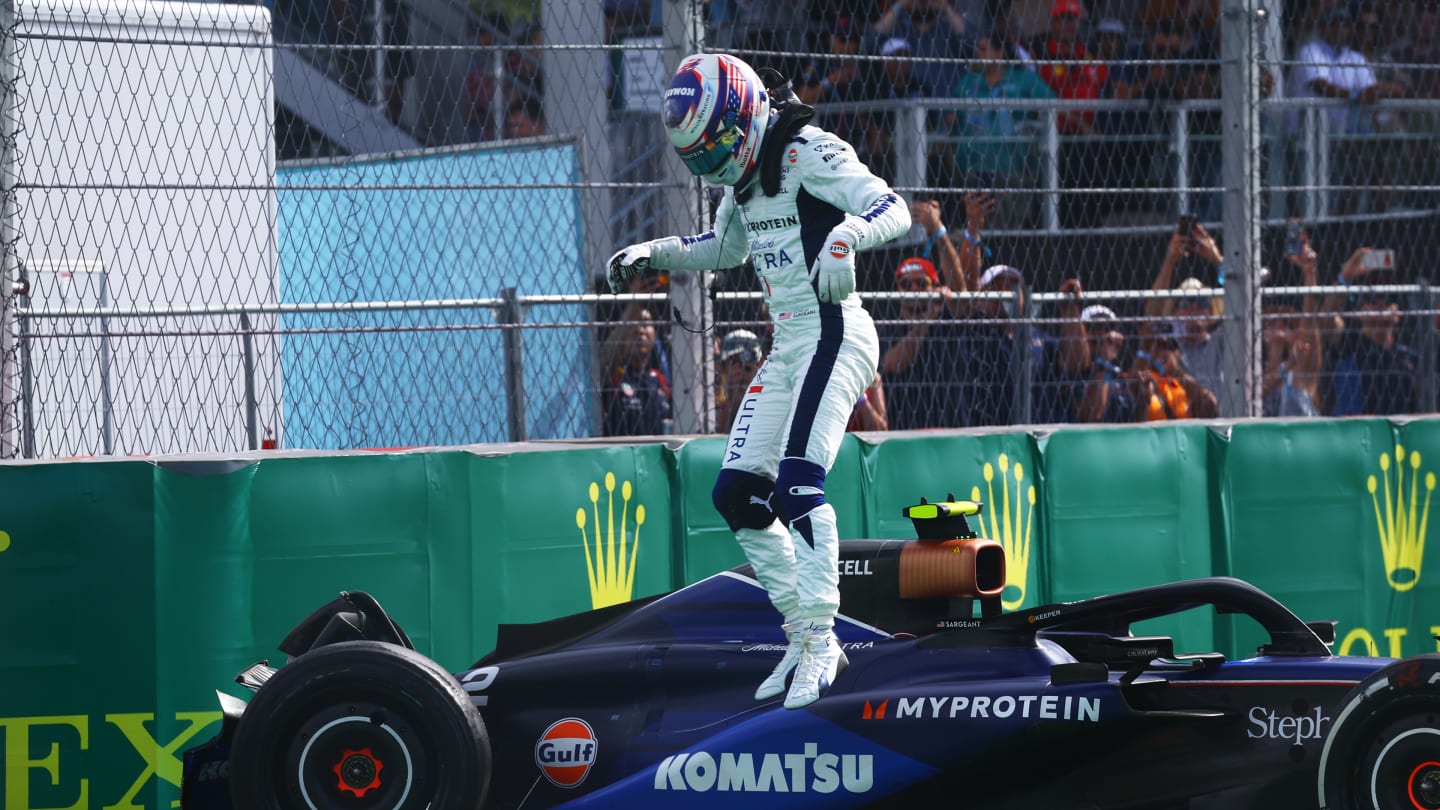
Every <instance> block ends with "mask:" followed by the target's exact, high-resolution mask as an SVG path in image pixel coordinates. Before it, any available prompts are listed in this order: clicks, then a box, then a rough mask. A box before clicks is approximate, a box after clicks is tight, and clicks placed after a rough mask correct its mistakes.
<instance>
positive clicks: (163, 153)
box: [0, 0, 1440, 458]
mask: <svg viewBox="0 0 1440 810" xmlns="http://www.w3.org/2000/svg"><path fill="white" fill-rule="evenodd" d="M1165 5H1166V4H1163V3H1152V2H1122V0H1088V1H1087V2H1077V1H1076V0H1047V1H1045V2H1040V1H1039V0H1036V2H1028V1H1027V0H1007V1H1006V2H999V1H997V0H954V2H950V0H907V2H898V1H897V2H884V0H779V1H777V2H773V3H759V2H745V1H744V0H711V2H703V3H702V2H699V0H605V2H594V3H571V2H564V1H563V0H530V1H528V2H527V1H525V0H513V1H512V2H503V3H501V2H480V0H476V2H474V3H472V4H470V5H466V4H464V3H460V2H456V1H455V0H328V1H327V2H319V0H276V2H275V3H274V4H273V5H268V6H245V5H231V4H225V5H219V4H205V3H126V2H118V0H116V1H114V2H100V1H99V0H59V1H56V0H20V2H12V3H7V4H5V6H4V8H3V15H4V16H3V18H0V66H3V74H0V88H3V92H4V97H3V103H0V190H3V212H0V213H3V216H0V247H3V267H0V271H3V276H4V283H3V284H0V458H51V457H66V456H88V455H100V454H106V455H108V454H149V453H179V452H228V451H234V450H241V449H252V448H263V447H287V448H315V449H350V448H372V447H397V446H417V445H453V444H468V443H478V442H504V441H524V440H535V439H571V438H581V437H591V436H606V435H637V434H653V433H666V432H674V433H687V434H688V433H705V432H716V431H723V430H725V429H727V428H728V421H729V419H728V417H729V411H728V408H727V406H728V407H733V405H734V403H735V401H736V399H737V395H738V392H739V391H740V390H742V389H743V386H744V385H745V384H746V383H747V382H748V379H749V376H748V375H749V374H750V373H752V372H753V369H754V367H755V365H756V364H757V363H758V362H759V361H760V360H761V359H762V358H763V356H764V352H765V350H766V346H767V331H768V330H767V327H766V319H765V315H764V312H763V308H762V304H761V298H760V294H759V290H758V285H757V283H756V281H755V276H754V273H753V270H752V269H750V268H748V267H740V268H716V270H715V271H714V272H710V273H695V274H680V273H677V274H675V275H674V276H673V277H671V276H668V275H663V274H654V275H652V276H651V277H648V278H643V279H639V280H638V281H637V282H636V284H635V285H634V286H633V287H632V290H631V291H630V292H629V293H627V294H625V295H621V296H612V295H610V294H609V293H608V292H607V291H606V290H604V287H603V283H604V282H603V265H604V261H605V259H606V257H607V256H608V255H609V254H610V253H611V252H612V251H613V250H614V249H616V248H617V247H619V246H621V245H624V244H627V243H629V242H633V241H638V240H642V239H648V238H653V237H656V236H661V235H665V234H670V233H680V234H688V233H696V232H699V231H703V230H705V228H706V227H707V225H706V223H707V222H708V216H709V213H710V211H711V209H712V207H713V203H714V200H715V197H714V192H713V190H706V189H703V188H701V187H700V186H699V185H698V184H697V183H696V182H694V180H693V179H692V178H691V177H690V176H689V175H688V174H687V173H686V172H685V170H684V169H683V167H682V166H681V164H680V162H679V161H678V160H677V159H675V158H674V156H673V155H672V154H671V150H670V149H669V147H668V142H667V140H666V138H665V136H664V133H663V131H662V129H661V127H660V123H659V116H658V112H657V111H658V108H659V98H660V94H661V91H662V90H663V88H664V86H665V84H666V82H667V81H668V79H669V76H670V72H671V70H672V69H673V67H674V65H675V64H676V63H677V62H678V60H679V58H680V57H681V56H682V55H683V54H685V53H689V52H693V51H695V50H700V49H716V50H722V49H723V50H728V51H731V52H735V53H737V54H739V55H741V56H743V57H744V58H746V59H748V60H750V61H751V62H752V63H753V64H756V65H772V66H775V67H777V68H778V69H780V70H781V71H782V72H783V73H784V74H785V75H787V76H788V77H790V78H791V80H792V83H793V85H794V88H795V91H796V94H797V96H798V97H799V98H800V99H802V100H803V101H805V102H806V103H809V104H812V105H813V106H814V107H815V108H816V111H817V116H816V123H817V124H819V125H821V126H824V127H826V128H829V129H832V130H833V131H835V132H837V133H839V134H841V135H843V136H844V137H846V138H847V139H848V140H849V141H850V142H851V143H852V144H854V145H855V147H856V150H857V152H859V154H860V155H861V157H862V159H864V160H865V161H866V162H867V163H868V165H870V166H871V167H872V169H873V170H874V171H875V172H876V173H877V174H880V175H881V176H883V177H885V178H886V179H887V180H889V181H890V182H891V183H892V184H893V185H894V186H895V188H896V189H897V190H898V191H900V192H901V194H902V196H904V197H905V198H906V199H907V200H909V201H910V202H911V203H912V209H913V211H914V212H915V220H916V225H915V226H914V228H913V229H912V231H911V232H910V233H909V234H908V235H906V236H905V237H904V238H902V239H900V240H898V241H897V242H895V243H892V244H890V245H886V246H882V247H880V248H878V249H875V250H872V251H869V252H867V253H865V254H862V255H861V257H860V264H859V273H860V289H861V291H862V295H863V296H864V298H865V300H866V303H867V306H868V307H869V308H870V309H871V310H872V312H873V313H874V314H875V316H876V318H877V321H878V322H879V324H880V328H881V331H882V340H883V346H882V349H883V351H884V352H885V357H884V359H883V361H882V364H881V375H880V378H879V379H878V380H877V383H876V385H875V386H873V387H872V391H871V393H870V396H869V397H868V399H869V401H870V405H871V407H869V408H865V409H858V408H857V414H856V419H855V420H854V423H853V425H854V427H856V428H857V429H901V428H926V427H965V426H981V425H1010V424H1041V423H1051V422H1087V421H1137V420H1144V419H1165V418H1184V417H1186V416H1193V417H1206V416H1214V415H1220V416H1226V417H1245V416H1286V417H1292V416H1332V415H1348V414H1359V413H1368V414H1416V413H1431V412H1434V411H1435V410H1436V402H1435V399H1436V390H1437V381H1436V376H1437V349H1436V342H1437V341H1436V328H1437V323H1440V318H1437V307H1436V302H1435V297H1434V294H1433V292H1432V290H1431V287H1430V280H1431V279H1432V278H1433V275H1434V270H1433V268H1434V267H1435V262H1436V258H1437V257H1436V256H1435V252H1436V250H1437V248H1436V247H1435V242H1434V240H1433V239H1432V238H1430V234H1432V233H1433V232H1434V228H1435V225H1436V203H1437V199H1440V197H1437V191H1440V154H1437V150H1440V146H1437V144H1440V138H1437V137H1436V136H1437V134H1440V133H1437V127H1440V45H1437V41H1440V37H1437V36H1436V35H1437V33H1440V31H1437V30H1436V29H1437V27H1440V25H1437V19H1436V10H1435V8H1434V7H1433V5H1432V4H1428V3H1410V2H1397V3H1375V4H1373V5H1368V4H1342V3H1318V4H1296V3H1283V4H1279V5H1276V6H1274V7H1268V6H1266V5H1265V4H1261V3H1259V2H1257V1H1256V0H1246V2H1243V3H1238V4H1235V8H1234V9H1233V13H1226V14H1223V15H1222V14H1219V13H1218V10H1217V9H1218V4H1215V3H1203V2H1202V3H1186V4H1179V5H1178V6H1176V8H1175V9H1171V10H1170V11H1168V12H1164V11H1163V9H1161V10H1159V11H1157V9H1159V8H1160V7H1161V6H1165ZM1171 5H1174V4H1171ZM1227 8H1229V7H1227ZM1162 12H1163V13H1162ZM1232 55H1233V56H1232ZM996 267H1000V268H1009V269H1002V270H998V271H994V272H989V271H991V270H993V268H996ZM907 346H908V347H909V348H906V347H907ZM876 402H884V407H883V408H879V409H877V408H875V407H873V406H874V404H875V403H876Z"/></svg>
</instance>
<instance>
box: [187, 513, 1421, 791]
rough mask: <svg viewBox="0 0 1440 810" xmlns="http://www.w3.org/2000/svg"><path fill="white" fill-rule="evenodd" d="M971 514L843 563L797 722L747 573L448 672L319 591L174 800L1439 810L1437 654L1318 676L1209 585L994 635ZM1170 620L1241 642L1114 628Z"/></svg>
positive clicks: (1288, 619) (986, 575) (1347, 661)
mask: <svg viewBox="0 0 1440 810" xmlns="http://www.w3.org/2000/svg"><path fill="white" fill-rule="evenodd" d="M981 508H982V505H981V504H978V503H974V502H966V501H955V500H953V498H952V499H951V500H949V501H946V502H942V503H926V502H924V501H923V500H922V502H921V503H920V504H918V505H916V506H913V507H909V508H908V509H907V515H908V516H910V517H911V518H912V520H913V521H914V523H915V525H916V528H917V531H918V533H919V538H918V539H916V540H853V541H845V542H844V543H842V549H841V557H842V559H841V563H840V566H841V568H840V573H841V577H840V580H841V610H842V615H841V617H840V618H839V620H838V621H837V628H836V629H837V632H838V634H839V636H840V639H841V641H842V643H843V644H844V648H845V651H846V653H847V655H848V657H849V667H848V668H847V669H845V670H844V671H843V672H842V673H841V674H840V676H839V677H838V679H837V680H836V682H835V683H834V685H833V686H832V687H831V689H830V690H829V692H827V693H826V694H825V695H824V696H823V697H822V698H821V699H820V700H819V701H817V702H816V703H814V704H812V705H810V706H808V707H806V708H804V709H800V710H787V709H785V708H783V707H782V705H781V698H776V699H774V700H771V701H768V702H761V703H757V702H756V701H755V700H754V699H753V691H754V689H755V685H756V684H757V683H759V682H760V681H761V680H762V679H763V678H764V677H765V676H766V674H768V673H769V672H770V670H771V668H772V667H773V666H774V665H775V663H776V661H777V660H778V659H779V658H780V656H781V655H782V653H783V651H784V649H785V639H784V637H783V636H782V635H781V632H780V630H779V617H778V615H777V614H776V613H775V612H774V610H773V608H772V607H771V605H770V603H769V601H768V600H767V598H766V595H765V593H764V591H763V590H762V589H761V587H760V585H759V584H758V583H757V582H756V581H755V580H754V579H753V578H752V577H751V576H750V571H749V569H748V568H745V567H742V568H737V569H734V570H731V571H725V572H721V573H718V574H716V575H714V576H711V577H709V578H707V579H704V580H702V581H699V582H697V583H695V584H693V585H690V586H688V587H685V588H682V589H680V590H678V591H675V592H673V593H669V594H665V595H663V596H658V597H651V598H646V599H640V600H637V601H634V602H630V603H627V604H623V605H618V606H615V607H612V608H605V609H601V610H595V611H590V612H586V613H581V614H576V615H573V616H568V617H564V618H560V619H555V620H553V621H549V622H543V623H539V624H532V625H507V626H503V627H501V628H500V629H499V632H498V635H497V642H496V646H495V650H494V651H493V652H491V653H490V654H488V655H486V656H485V657H484V658H482V659H480V660H479V661H477V662H476V663H475V665H474V666H472V667H470V668H469V669H467V670H465V671H464V672H460V673H455V674H452V673H449V672H446V671H444V670H443V669H442V668H441V667H440V666H439V665H438V664H436V663H435V662H433V661H431V660H429V659H427V658H426V657H424V656H422V655H420V654H419V653H417V652H416V651H415V650H414V649H413V645H412V644H411V643H410V641H409V639H408V637H407V636H406V635H405V633H404V631H403V630H401V629H400V628H399V627H398V626H397V625H396V624H395V623H394V622H393V621H392V620H391V619H390V618H389V617H388V616H387V615H386V614H385V612H384V610H383V609H381V607H380V605H379V604H378V603H377V602H376V600H375V599H374V598H372V597H370V596H369V595H367V594H365V593H361V592H350V593H345V594H342V595H341V597H340V598H338V599H336V600H334V601H332V602H331V603H329V604H327V605H325V606H323V607H321V608H320V609H318V610H316V611H315V612H314V613H313V614H312V615H310V616H309V617H308V618H306V619H305V620H304V621H302V622H301V623H300V624H299V625H298V626H297V627H296V628H295V629H294V630H293V631H292V632H291V633H290V634H289V635H288V636H287V637H286V638H285V639H284V641H282V642H281V644H280V645H279V646H280V649H281V650H282V651H283V652H285V653H286V654H287V655H288V656H289V659H288V662H287V663H286V664H285V665H284V666H282V667H279V668H278V669H276V668H271V667H269V666H268V665H266V664H264V663H261V664H257V665H255V666H253V667H251V668H250V669H248V670H246V671H245V672H243V673H241V674H240V676H238V678H237V680H239V681H240V682H241V683H242V684H245V685H246V686H248V687H250V688H251V689H253V690H254V696H253V698H252V699H251V700H250V701H249V703H248V704H245V703H244V702H242V701H240V700H239V699H238V698H234V697H229V696H226V695H224V694H223V693H222V694H221V702H222V708H223V709H224V715H225V719H224V721H223V723H222V728H221V731H220V733H219V735H218V736H216V737H215V738H214V739H212V740H210V741H209V742H207V743H205V744H203V745H201V746H198V747H196V748H193V749H191V750H189V751H187V752H186V753H185V756H184V776H183V782H182V798H181V806H182V807H183V808H187V810H211V809H213V808H231V807H234V808H241V810H277V809H281V810H291V808H308V809H309V810H337V809H338V808H349V809H351V810H379V809H381V808H385V809H386V810H409V809H410V808H436V809H438V810H476V809H477V808H507V809H508V808H521V809H522V810H532V809H538V808H554V807H563V808H567V809H570V810H581V809H582V808H649V807H667V808H668V807H685V808H687V809H689V810H701V808H711V807H714V808H734V807H737V806H744V807H746V808H750V809H751V810H763V808H786V809H787V810H794V809H795V808H807V807H816V808H822V807H823V808H859V807H918V808H929V807H966V808H1046V809H1047V810H1050V809H1058V808H1075V809H1076V810H1079V809H1080V808H1158V809H1163V810H1179V809H1180V808H1185V809H1186V810H1210V809H1211V808H1225V810H1236V809H1237V808H1256V809H1257V810H1258V809H1259V808H1264V810H1280V809H1281V808H1307V809H1309V810H1314V808H1317V807H1319V808H1326V810H1357V809H1358V808H1379V809H1380V810H1412V809H1413V810H1431V809H1433V808H1440V686H1437V684H1440V655H1422V656H1417V657H1413V658H1408V659H1403V660H1395V659H1379V658H1354V657H1340V656H1334V655H1332V654H1331V650H1330V646H1331V645H1333V643H1334V630H1335V626H1334V623H1333V622H1311V623H1307V622H1304V621H1302V620H1301V619H1299V618H1297V617H1296V616H1295V614H1293V613H1292V612H1291V611H1289V610H1288V609H1286V608H1285V607H1284V606H1283V605H1281V604H1280V603H1279V602H1278V601H1276V600H1275V599H1273V598H1271V597H1270V596H1268V595H1267V594H1265V593H1264V592H1262V591H1261V590H1259V589H1258V588H1256V587H1254V586H1252V585H1250V584H1247V583H1246V582H1243V581H1241V580H1238V579H1233V578H1223V577H1221V578H1205V579H1196V580H1189V581H1183V582H1174V583H1170V584H1163V585H1157V586H1154V587H1148V588H1142V589H1138V590H1132V591H1126V592H1122V593H1115V594H1110V595H1105V596H1098V597H1095V598H1091V599H1085V600H1081V601H1076V602H1066V603H1060V604H1052V605H1046V606H1043V607H1035V608H1029V609H1022V610H1018V611H1013V612H1008V613H1007V612H1004V611H1003V610H1002V609H1001V604H1000V595H1001V591H1002V589H1003V588H1004V586H1005V555H1004V552H1003V549H1002V548H1001V547H1000V546H999V545H998V544H996V543H995V542H993V541H990V540H986V539H982V538H977V537H975V535H974V533H973V532H971V531H970V529H969V526H968V524H967V523H966V521H965V518H966V517H967V516H971V515H974V514H976V513H978V512H979V511H980V509H981ZM977 608H978V609H977ZM1197 608H1200V609H1206V608H1213V609H1214V610H1216V611H1220V612H1223V613H1234V614H1243V615H1246V616H1249V617H1250V618H1251V619H1253V620H1254V622H1255V623H1257V624H1258V626H1259V627H1260V628H1262V629H1263V632H1262V633H1260V635H1262V636H1266V637H1268V638H1267V640H1266V641H1265V643H1264V644H1263V645H1262V646H1260V647H1259V649H1258V651H1257V654H1256V655H1255V656H1253V657H1250V658H1244V659H1242V660H1227V658H1226V656H1224V655H1222V654H1219V653H1200V654H1184V653H1181V652H1177V650H1176V646H1175V643H1174V641H1173V640H1172V639H1171V638H1169V637H1164V636H1137V635H1134V634H1132V632H1131V627H1132V625H1134V624H1136V623H1140V622H1144V621H1146V620H1151V619H1156V618H1159V617H1164V616H1169V615H1172V614H1176V613H1180V612H1183V611H1188V610H1192V609H1197Z"/></svg>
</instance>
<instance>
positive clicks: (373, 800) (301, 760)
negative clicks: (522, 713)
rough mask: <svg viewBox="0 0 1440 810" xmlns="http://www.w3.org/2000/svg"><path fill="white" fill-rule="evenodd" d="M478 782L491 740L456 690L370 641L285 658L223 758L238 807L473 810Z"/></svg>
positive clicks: (429, 666)
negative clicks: (288, 658)
mask: <svg viewBox="0 0 1440 810" xmlns="http://www.w3.org/2000/svg"><path fill="white" fill-rule="evenodd" d="M489 781H490V740H489V737H488V736H487V735H486V733H485V724H484V721H483V720H482V719H481V718H480V714H479V713H478V712H477V711H476V710H475V707H474V705H473V704H472V703H471V702H470V699H469V697H468V696H467V695H466V694H465V691H464V690H463V689H461V688H460V684H459V683H458V682H456V680H455V679H454V677H452V676H451V675H450V674H449V673H448V672H445V671H444V670H443V669H441V667H440V665H438V664H436V663H435V662H434V661H431V660H430V659H428V658H426V657H425V656H423V655H420V654H419V653H417V652H414V651H413V650H407V649H405V648H403V647H398V646H395V645H393V644H385V643H382V642H378V641H350V642H343V643H339V644H332V645H328V646H325V647H320V648H318V649H315V650H312V651H310V652H308V653H305V654H304V655H301V656H300V657H298V658H294V659H291V661H290V663H288V664H286V665H285V666H283V667H281V668H280V669H279V670H278V671H277V672H276V673H275V675H274V676H273V677H271V678H270V680H269V681H267V682H266V683H265V685H264V686H262V687H261V688H260V691H259V692H257V693H256V694H255V698H254V699H253V700H251V701H250V705H249V706H247V707H246V708H245V713H244V714H243V715H242V716H241V718H240V725H239V727H238V728H237V729H236V731H235V743H234V746H233V748H232V751H231V755H230V795H231V799H232V801H233V802H234V805H235V807H237V808H246V810H337V809H338V808H346V810H420V808H432V810H478V808H480V807H481V806H482V805H483V803H484V800H485V791H486V788H487V787H488V786H489Z"/></svg>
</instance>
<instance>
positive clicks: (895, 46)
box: [880, 37, 910, 56]
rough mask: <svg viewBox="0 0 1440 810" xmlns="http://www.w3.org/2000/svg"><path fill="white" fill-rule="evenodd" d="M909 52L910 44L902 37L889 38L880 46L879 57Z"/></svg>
mask: <svg viewBox="0 0 1440 810" xmlns="http://www.w3.org/2000/svg"><path fill="white" fill-rule="evenodd" d="M909 50H910V43H909V42H907V41H906V39H905V38H904V37H891V38H889V39H887V40H885V44H884V45H881V46H880V55H881V56H890V55H892V54H896V53H899V52H900V51H906V52H909Z"/></svg>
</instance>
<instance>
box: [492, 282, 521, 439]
mask: <svg viewBox="0 0 1440 810" xmlns="http://www.w3.org/2000/svg"><path fill="white" fill-rule="evenodd" d="M500 298H501V299H503V300H504V302H505V303H504V304H502V305H501V307H500V311H499V312H497V313H496V316H495V317H496V320H498V321H499V322H500V323H501V324H503V325H504V326H505V328H504V329H502V330H501V332H500V334H501V335H502V341H503V343H504V346H505V349H504V351H505V401H506V402H508V403H510V407H509V408H508V409H507V413H506V425H507V426H508V427H509V432H510V441H512V442H523V441H527V440H528V439H527V436H528V434H527V433H526V431H525V412H526V410H527V407H526V406H527V404H526V402H525V337H524V335H523V334H522V333H521V331H520V324H521V323H522V322H524V320H525V307H524V305H522V304H521V303H520V297H519V295H517V294H516V292H515V288H514V287H506V288H505V289H503V290H501V291H500Z"/></svg>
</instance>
